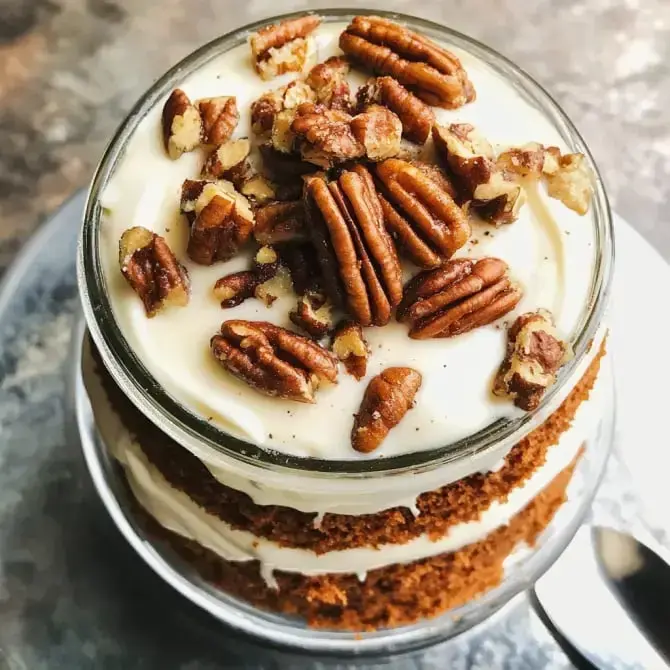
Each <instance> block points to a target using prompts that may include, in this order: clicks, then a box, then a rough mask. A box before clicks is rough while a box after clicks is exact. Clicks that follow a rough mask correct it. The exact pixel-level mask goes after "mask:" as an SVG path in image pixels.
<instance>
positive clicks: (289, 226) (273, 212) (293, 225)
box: [254, 200, 305, 244]
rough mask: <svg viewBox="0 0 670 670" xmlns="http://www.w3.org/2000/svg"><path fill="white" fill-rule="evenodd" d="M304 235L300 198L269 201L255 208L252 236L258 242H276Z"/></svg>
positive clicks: (303, 219) (303, 210)
mask: <svg viewBox="0 0 670 670" xmlns="http://www.w3.org/2000/svg"><path fill="white" fill-rule="evenodd" d="M304 236H305V206H304V204H303V202H302V200H294V201H292V202H291V201H289V202H270V203H268V204H266V205H263V206H262V207H259V208H258V209H257V210H256V225H255V226H254V238H255V239H256V241H257V242H259V243H260V244H277V243H278V242H288V241H289V240H295V239H300V238H302V237H304Z"/></svg>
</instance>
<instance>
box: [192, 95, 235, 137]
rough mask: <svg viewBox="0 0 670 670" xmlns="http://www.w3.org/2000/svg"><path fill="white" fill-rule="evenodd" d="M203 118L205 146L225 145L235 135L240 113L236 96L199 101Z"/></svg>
mask: <svg viewBox="0 0 670 670" xmlns="http://www.w3.org/2000/svg"><path fill="white" fill-rule="evenodd" d="M198 109H199V110H200V116H201V117H202V140H203V142H204V143H205V144H214V145H218V144H223V142H225V141H226V140H227V139H229V138H230V136H231V135H232V134H233V131H234V130H235V127H236V126H237V122H238V121H239V120H240V113H239V112H238V111H237V100H236V99H235V96H229V95H224V96H219V97H217V98H203V99H202V100H198Z"/></svg>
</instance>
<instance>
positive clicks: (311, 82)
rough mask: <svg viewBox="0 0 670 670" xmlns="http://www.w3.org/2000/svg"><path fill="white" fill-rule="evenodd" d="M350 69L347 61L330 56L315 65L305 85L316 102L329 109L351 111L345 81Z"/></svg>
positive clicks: (349, 92) (347, 84) (347, 86)
mask: <svg viewBox="0 0 670 670" xmlns="http://www.w3.org/2000/svg"><path fill="white" fill-rule="evenodd" d="M350 69H351V65H350V64H349V61H348V60H347V59H346V58H342V56H331V57H330V58H328V59H327V60H326V61H324V62H323V63H319V64H318V65H315V66H314V67H313V68H312V69H311V70H310V71H309V74H308V75H307V78H306V80H305V83H306V84H307V85H308V86H309V87H310V88H311V89H312V90H313V91H314V94H315V96H316V102H318V103H320V104H322V105H325V106H326V107H328V108H329V109H340V110H342V111H344V112H349V111H351V91H350V89H349V82H348V81H347V74H349V70H350Z"/></svg>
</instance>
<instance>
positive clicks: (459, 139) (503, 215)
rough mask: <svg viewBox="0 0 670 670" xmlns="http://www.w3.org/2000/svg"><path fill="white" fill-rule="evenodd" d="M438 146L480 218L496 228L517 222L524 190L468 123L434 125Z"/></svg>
mask: <svg viewBox="0 0 670 670" xmlns="http://www.w3.org/2000/svg"><path fill="white" fill-rule="evenodd" d="M433 140H434V141H435V147H436V149H437V151H438V153H439V154H441V156H442V158H443V159H444V160H445V162H446V164H447V165H448V166H449V169H450V170H451V172H452V174H453V175H454V176H455V178H456V179H457V182H458V184H459V186H460V188H461V189H462V191H463V193H464V195H465V198H466V199H471V200H472V202H471V205H472V207H473V209H475V210H476V211H477V212H478V213H479V214H480V216H482V217H483V218H485V219H487V220H488V221H490V222H491V223H494V224H495V225H499V224H502V223H512V222H513V221H515V220H516V218H517V216H518V213H519V209H520V207H521V205H522V204H523V202H524V191H523V189H522V188H521V186H520V185H519V184H517V183H516V182H515V181H513V180H511V179H508V178H507V177H506V176H505V173H504V172H503V170H501V169H500V168H499V167H498V166H497V165H496V162H495V160H494V153H493V148H492V147H491V145H490V144H489V142H488V141H487V140H486V138H484V137H483V136H482V135H481V134H480V133H479V132H478V131H477V129H476V128H475V127H474V126H472V125H470V124H469V123H452V124H451V125H450V126H448V127H447V126H440V125H434V126H433Z"/></svg>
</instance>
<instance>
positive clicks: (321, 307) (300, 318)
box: [289, 291, 333, 339]
mask: <svg viewBox="0 0 670 670" xmlns="http://www.w3.org/2000/svg"><path fill="white" fill-rule="evenodd" d="M331 312H332V306H331V304H330V303H329V302H328V298H327V297H326V296H325V295H324V294H323V293H321V292H317V291H308V292H307V293H305V294H304V295H302V296H300V297H299V298H298V304H297V306H296V308H295V310H293V311H292V312H291V313H290V314H289V318H290V319H291V321H292V322H293V323H294V324H295V325H296V326H298V327H299V328H302V329H303V330H304V331H305V332H307V333H309V334H310V335H311V336H312V337H314V338H316V339H321V338H322V337H323V336H324V335H326V334H327V333H328V332H329V331H330V330H331V329H332V328H333V317H332V314H331Z"/></svg>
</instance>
